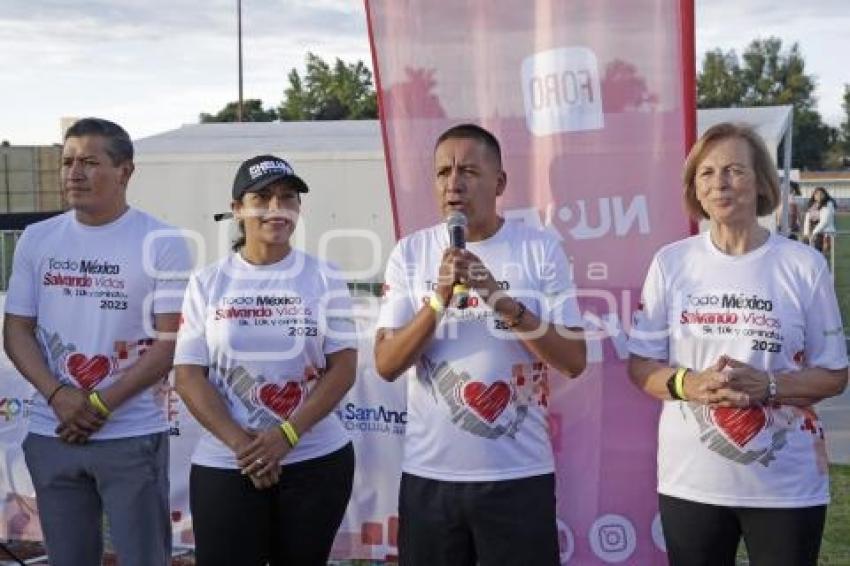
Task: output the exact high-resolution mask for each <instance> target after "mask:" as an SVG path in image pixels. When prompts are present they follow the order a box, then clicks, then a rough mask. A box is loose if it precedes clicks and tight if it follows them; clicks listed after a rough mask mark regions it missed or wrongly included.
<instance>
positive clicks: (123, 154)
mask: <svg viewBox="0 0 850 566" xmlns="http://www.w3.org/2000/svg"><path fill="white" fill-rule="evenodd" d="M83 136H101V137H103V138H104V139H106V141H107V144H106V153H107V155H109V158H110V159H111V160H112V164H113V165H119V164H121V163H124V162H125V161H132V160H133V142H132V141H131V140H130V135H129V134H128V133H127V131H126V130H125V129H124V128H122V127H121V126H119V125H118V124H116V123H115V122H110V121H109V120H104V119H103V118H82V119H80V120H77V121H76V122H74V123H73V124H72V125H71V127H70V128H68V131H66V132H65V137H64V140H65V141H67V139H68V138H81V137H83Z"/></svg>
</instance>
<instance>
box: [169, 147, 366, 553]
mask: <svg viewBox="0 0 850 566" xmlns="http://www.w3.org/2000/svg"><path fill="white" fill-rule="evenodd" d="M307 190H308V188H307V184H306V183H305V182H304V181H303V180H302V179H301V178H300V177H298V176H297V175H295V172H294V171H293V170H292V167H290V166H289V164H288V163H287V162H286V161H284V160H283V159H280V158H277V157H274V156H270V155H263V156H258V157H255V158H253V159H249V160H247V161H245V162H244V163H243V164H242V165H241V166H240V167H239V170H238V172H237V174H236V178H235V180H234V183H233V202H232V204H231V210H232V211H233V215H234V217H235V218H236V220H237V222H238V223H239V226H240V231H241V233H242V237H241V238H240V239H239V241H237V243H236V245H235V252H234V253H233V254H230V255H229V256H228V257H226V258H224V259H223V260H220V261H218V262H216V263H214V264H212V265H210V266H208V267H206V268H205V269H203V270H201V271H200V272H198V273H196V274H195V275H194V276H193V277H192V279H191V281H190V283H189V287H188V289H187V292H186V298H185V300H184V304H183V319H184V320H183V324H182V326H181V329H180V333H179V335H178V338H177V347H176V353H175V357H174V364H175V371H176V384H177V390H178V392H179V393H180V396H181V397H182V398H183V400H184V401H185V402H186V405H187V406H188V407H189V410H190V411H191V412H192V414H193V415H194V416H195V418H197V420H198V421H199V422H200V423H201V425H202V426H203V427H204V428H205V429H206V433H205V435H204V436H203V438H202V439H201V441H200V443H199V444H198V447H197V449H196V450H195V452H194V454H193V456H192V470H191V474H190V506H191V510H192V517H193V526H194V532H195V544H196V555H197V560H198V564H199V565H200V566H206V565H214V564H222V565H228V566H229V565H232V564H240V565H242V564H244V565H253V564H266V563H269V564H273V565H275V564H288V565H289V564H296V565H300V564H305V565H307V564H310V565H312V564H323V565H324V564H326V563H327V559H328V555H329V554H330V549H331V545H332V543H333V539H334V536H335V534H336V531H337V529H338V528H339V524H340V522H341V521H342V517H343V514H344V512H345V508H346V506H347V504H348V499H349V497H350V495H351V486H352V479H353V475H354V451H353V449H352V446H351V441H350V439H349V437H348V435H347V433H346V432H345V430H344V428H343V426H342V424H341V423H340V421H339V419H337V418H336V417H335V416H334V415H332V414H331V412H332V411H333V409H334V408H335V407H336V406H337V404H338V403H339V401H340V399H341V398H342V396H343V395H344V394H345V393H346V391H348V389H349V388H350V387H351V385H352V384H353V383H354V374H355V368H356V362H357V354H356V350H355V348H356V339H355V335H354V321H353V319H352V318H351V316H350V306H351V305H350V297H349V295H348V290H347V287H346V286H345V283H344V282H343V281H341V280H340V279H339V278H338V277H337V276H335V275H334V272H333V270H332V268H330V267H329V266H328V265H327V264H325V263H324V262H321V261H320V260H318V259H316V258H314V257H312V256H309V255H307V254H305V253H303V252H301V251H300V250H296V249H293V248H292V247H291V245H290V238H291V236H292V233H293V230H294V229H295V226H296V223H297V221H298V218H299V212H300V206H301V193H306V192H307Z"/></svg>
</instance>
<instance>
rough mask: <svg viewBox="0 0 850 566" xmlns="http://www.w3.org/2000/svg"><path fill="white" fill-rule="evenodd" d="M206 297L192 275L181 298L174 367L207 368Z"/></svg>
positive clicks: (197, 280) (196, 279)
mask: <svg viewBox="0 0 850 566" xmlns="http://www.w3.org/2000/svg"><path fill="white" fill-rule="evenodd" d="M206 314H207V296H206V293H205V292H204V290H203V288H202V287H201V283H200V280H199V279H198V276H197V275H193V276H192V278H191V279H190V280H189V284H188V286H187V287H186V293H185V296H184V297H183V309H182V312H181V316H180V330H179V331H178V333H177V343H176V344H175V347H174V365H181V364H184V365H196V366H205V367H209V365H210V354H209V347H208V345H207V332H206V318H207V316H206Z"/></svg>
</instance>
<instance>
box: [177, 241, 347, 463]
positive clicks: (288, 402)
mask: <svg viewBox="0 0 850 566" xmlns="http://www.w3.org/2000/svg"><path fill="white" fill-rule="evenodd" d="M356 347H357V339H356V335H355V325H354V320H353V318H352V314H351V298H350V295H349V293H348V287H347V286H346V285H345V283H344V282H343V281H342V280H341V279H340V278H339V277H338V276H337V275H335V273H334V270H333V268H332V267H330V266H328V265H327V264H325V263H323V262H321V261H319V260H318V259H316V258H314V257H312V256H310V255H307V254H305V253H303V252H301V251H299V250H294V249H293V250H292V251H290V252H289V254H287V256H286V257H285V258H283V259H282V260H281V261H279V262H277V263H273V264H270V265H252V264H250V263H248V262H246V261H245V260H244V259H242V257H241V256H240V255H239V254H231V255H229V256H228V257H226V258H224V259H222V260H220V261H218V262H216V263H214V264H212V265H210V266H208V267H206V268H204V269H202V270H201V271H199V272H198V273H197V274H195V275H193V276H192V278H191V280H190V281H189V286H188V288H187V290H186V300H185V302H184V307H183V324H182V325H181V327H180V332H179V334H178V338H177V346H176V351H175V354H174V364H175V365H178V364H187V365H198V366H204V367H207V368H208V371H209V373H208V379H209V380H210V383H212V385H213V386H214V387H215V388H216V389H217V390H218V392H219V393H220V394H221V396H222V398H223V399H224V400H225V403H226V404H227V406H228V408H229V409H230V413H231V415H232V416H233V418H234V419H235V420H236V421H237V422H238V423H239V424H240V426H242V427H244V428H246V429H254V430H263V429H267V428H271V427H275V426H277V425H278V423H280V422H281V421H282V420H284V419H287V418H288V417H289V416H290V415H291V414H292V413H293V412H294V411H295V410H296V409H297V408H298V407H299V406H300V405H301V404H303V403H304V401H305V400H306V398H307V397H308V395H310V392H311V391H312V390H313V388H314V387H315V386H316V384H317V383H318V381H319V380H321V379H322V375H323V373H324V370H325V367H326V361H325V357H326V356H327V355H328V354H332V353H334V352H338V351H340V350H343V349H347V348H351V349H356ZM348 442H349V437H348V434H347V433H346V431H345V429H344V428H343V426H342V423H341V422H340V420H339V418H338V417H337V415H336V414H335V413H333V412H331V413H330V414H328V415H327V416H325V417H324V418H323V419H322V420H320V421H319V422H318V423H316V424H315V425H314V426H313V428H311V429H310V430H309V431H308V432H306V433H304V434H302V436H301V440H300V441H299V443H298V445H297V446H296V447H295V448H294V449H292V450H291V451H290V452H289V453H287V455H286V457H285V458H284V460H283V463H285V464H290V463H294V462H300V461H304V460H309V459H313V458H318V457H319V456H323V455H325V454H330V453H331V452H334V451H335V450H338V449H339V448H341V447H342V446H344V445H345V444H347V443H348ZM192 462H193V463H195V464H200V465H203V466H210V467H214V468H229V469H236V468H238V465H237V463H236V458H235V456H234V454H233V452H232V451H231V450H230V449H229V448H228V447H227V446H226V445H225V444H223V443H222V442H221V441H220V440H218V439H217V438H216V437H215V436H213V435H212V434H210V433H209V432H205V433H204V435H203V437H202V438H201V441H200V443H199V444H198V447H197V448H196V449H195V453H194V454H193V456H192Z"/></svg>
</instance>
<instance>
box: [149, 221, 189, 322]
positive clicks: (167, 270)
mask: <svg viewBox="0 0 850 566" xmlns="http://www.w3.org/2000/svg"><path fill="white" fill-rule="evenodd" d="M156 238H157V239H156V241H155V242H154V245H156V246H157V248H156V252H155V254H156V255H155V257H154V267H155V268H154V274H153V275H154V279H155V283H154V297H153V312H154V314H164V313H178V312H180V308H181V305H182V304H183V293H184V292H185V290H186V282H187V281H188V279H189V275H190V274H191V272H192V255H191V253H190V252H189V246H188V244H187V241H186V238H185V236H183V233H182V231H181V230H177V229H173V230H160V231H158V232H157V236H156Z"/></svg>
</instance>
